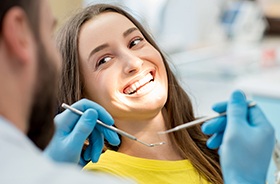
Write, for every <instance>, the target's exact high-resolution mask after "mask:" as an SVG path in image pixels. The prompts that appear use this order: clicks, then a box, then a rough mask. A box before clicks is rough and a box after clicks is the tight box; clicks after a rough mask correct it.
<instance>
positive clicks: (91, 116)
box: [71, 109, 98, 149]
mask: <svg viewBox="0 0 280 184" xmlns="http://www.w3.org/2000/svg"><path fill="white" fill-rule="evenodd" d="M97 116H98V115H97V112H96V111H95V110H94V109H88V110H86V111H85V112H84V114H83V115H82V116H81V118H80V119H79V121H78V122H77V124H76V126H75V127H74V129H73V130H72V132H71V136H73V140H71V141H72V145H74V146H75V149H82V146H83V144H84V142H85V140H86V139H87V138H88V136H89V135H90V134H91V132H92V131H93V129H94V127H95V125H96V120H97Z"/></svg>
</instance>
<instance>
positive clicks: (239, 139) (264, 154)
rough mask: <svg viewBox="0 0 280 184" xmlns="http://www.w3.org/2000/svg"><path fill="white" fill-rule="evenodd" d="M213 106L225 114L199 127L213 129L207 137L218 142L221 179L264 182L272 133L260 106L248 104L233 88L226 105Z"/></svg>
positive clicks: (255, 183)
mask: <svg viewBox="0 0 280 184" xmlns="http://www.w3.org/2000/svg"><path fill="white" fill-rule="evenodd" d="M217 108H218V109H217ZM214 109H216V111H217V112H222V111H223V110H226V111H227V118H218V119H216V120H212V121H210V122H208V123H209V124H208V123H205V124H204V125H203V126H202V131H203V132H204V133H207V134H209V133H211V134H212V133H214V137H211V138H210V145H211V146H212V147H219V145H220V148H219V154H220V163H221V167H222V172H223V177H224V182H225V183H231V184H232V183H242V184H246V183H250V184H251V183H254V184H258V183H262V184H263V183H265V181H266V175H267V171H268V167H269V163H270V159H271V156H272V151H273V148H274V144H275V135H274V129H273V127H272V126H271V124H270V123H269V122H268V120H267V119H266V117H265V116H264V114H263V113H262V111H261V110H260V108H259V107H258V106H255V107H251V108H248V106H247V102H246V98H245V96H244V94H243V93H242V92H240V91H235V92H234V93H233V94H232V96H231V98H230V100H229V102H228V104H227V105H226V104H225V103H220V104H217V105H216V107H215V108H214ZM208 144H209V142H208Z"/></svg>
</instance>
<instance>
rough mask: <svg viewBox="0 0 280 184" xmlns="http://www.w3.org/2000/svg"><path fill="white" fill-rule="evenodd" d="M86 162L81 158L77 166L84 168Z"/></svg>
mask: <svg viewBox="0 0 280 184" xmlns="http://www.w3.org/2000/svg"><path fill="white" fill-rule="evenodd" d="M87 163H88V161H86V160H85V159H84V158H83V157H81V158H80V160H79V165H80V166H81V167H84V166H85V165H87Z"/></svg>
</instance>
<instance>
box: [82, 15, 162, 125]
mask: <svg viewBox="0 0 280 184" xmlns="http://www.w3.org/2000/svg"><path fill="white" fill-rule="evenodd" d="M78 44H79V59H80V71H81V73H82V76H83V82H84V85H85V86H84V91H83V94H84V96H85V97H86V98H89V99H91V100H93V101H95V102H97V103H99V104H100V105H102V106H103V107H104V108H105V109H107V111H108V112H109V113H110V114H111V115H112V116H113V117H114V118H115V119H119V120H129V119H132V120H133V119H136V118H137V119H138V120H139V118H140V119H145V118H150V117H153V116H156V115H157V114H158V113H159V112H160V111H161V109H162V107H163V106H164V104H165V102H166V99H167V75H166V71H165V66H164V63H163V60H162V57H161V55H160V53H159V52H158V51H157V50H156V49H155V48H154V47H153V46H152V45H151V44H150V43H149V42H147V41H146V40H145V38H144V36H143V35H142V33H141V32H140V31H139V30H138V29H137V27H136V26H135V25H134V24H133V23H132V22H131V21H130V20H129V19H128V18H126V17H125V16H123V15H121V14H118V13H114V12H106V13H102V14H100V15H98V16H96V17H94V18H93V19H91V20H89V21H87V22H86V23H85V24H84V25H83V26H82V27H81V30H80V35H79V43H78Z"/></svg>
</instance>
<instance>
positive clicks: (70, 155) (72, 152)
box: [44, 99, 120, 166]
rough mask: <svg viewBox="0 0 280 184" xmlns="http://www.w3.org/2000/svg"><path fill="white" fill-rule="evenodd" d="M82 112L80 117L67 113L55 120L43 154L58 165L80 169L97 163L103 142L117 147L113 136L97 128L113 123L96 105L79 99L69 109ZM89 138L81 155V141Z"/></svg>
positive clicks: (117, 142)
mask: <svg viewBox="0 0 280 184" xmlns="http://www.w3.org/2000/svg"><path fill="white" fill-rule="evenodd" d="M72 106H73V107H74V108H76V109H78V110H80V111H82V112H84V114H83V115H82V116H80V115H77V114H75V113H73V112H71V111H70V110H65V111H63V112H62V113H61V114H59V115H57V116H56V117H55V120H54V121H55V125H56V132H55V134H54V137H53V138H52V140H51V142H50V144H49V145H48V147H47V148H46V149H45V151H44V154H45V155H47V156H48V157H50V158H52V159H53V160H55V161H58V162H68V163H75V164H77V163H79V164H80V165H81V166H84V165H85V164H86V163H87V162H89V161H90V160H92V161H93V162H97V161H98V159H99V156H100V154H101V152H102V149H103V146H104V138H105V139H106V140H107V141H108V142H109V143H110V144H111V145H114V146H117V145H119V144H120V139H119V137H118V135H117V133H116V132H114V131H112V130H109V129H107V128H105V127H103V126H101V125H99V124H96V120H97V119H99V120H100V121H102V122H103V123H106V124H108V125H113V124H114V120H113V118H112V117H111V116H110V115H109V113H108V112H106V110H105V109H104V108H102V107H101V106H100V105H98V104H96V103H94V102H92V101H90V100H87V99H82V100H80V101H78V102H76V103H74V104H73V105H72ZM87 138H89V142H90V145H89V146H88V147H87V149H86V150H85V152H84V154H83V155H81V152H82V148H83V145H84V142H85V140H86V139H87Z"/></svg>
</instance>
